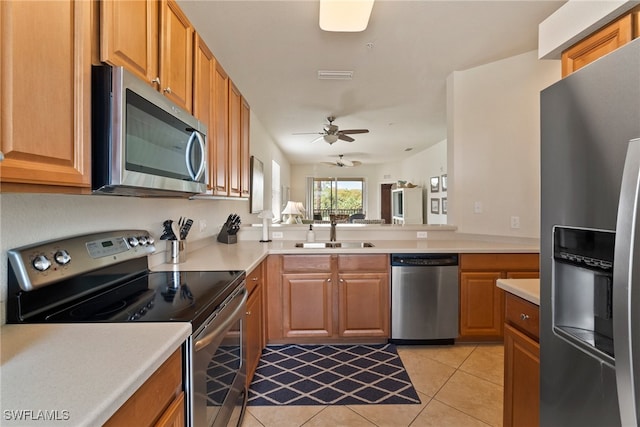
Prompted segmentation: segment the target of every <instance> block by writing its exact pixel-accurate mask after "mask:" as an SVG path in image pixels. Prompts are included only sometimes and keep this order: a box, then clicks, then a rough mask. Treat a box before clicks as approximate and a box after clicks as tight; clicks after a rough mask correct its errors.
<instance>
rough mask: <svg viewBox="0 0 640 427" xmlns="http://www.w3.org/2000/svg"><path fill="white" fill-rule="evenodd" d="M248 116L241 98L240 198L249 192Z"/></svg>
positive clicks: (244, 101)
mask: <svg viewBox="0 0 640 427" xmlns="http://www.w3.org/2000/svg"><path fill="white" fill-rule="evenodd" d="M250 115H251V109H250V108H249V104H248V103H247V101H246V100H245V99H244V98H242V106H241V110H240V125H241V126H240V141H241V148H240V197H249V191H250V190H251V189H250V186H251V182H250V176H251V174H250V171H249V169H250V164H249V159H250V158H251V153H250V139H249V131H250V128H251V126H250Z"/></svg>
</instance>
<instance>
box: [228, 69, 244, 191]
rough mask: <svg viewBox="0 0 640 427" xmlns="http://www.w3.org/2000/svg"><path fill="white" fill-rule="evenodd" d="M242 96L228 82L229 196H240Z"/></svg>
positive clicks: (230, 82) (231, 83) (234, 86)
mask: <svg viewBox="0 0 640 427" xmlns="http://www.w3.org/2000/svg"><path fill="white" fill-rule="evenodd" d="M241 108H242V95H241V94H240V91H239V90H238V88H237V87H236V85H234V84H233V82H232V81H229V196H236V197H237V196H240V170H241V169H240V168H241V165H240V156H241V149H242V142H241V138H240V127H241V124H242V122H241V120H240V115H241Z"/></svg>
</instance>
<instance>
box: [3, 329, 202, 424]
mask: <svg viewBox="0 0 640 427" xmlns="http://www.w3.org/2000/svg"><path fill="white" fill-rule="evenodd" d="M0 334H1V337H0V339H1V348H0V366H1V371H0V386H1V390H0V407H1V409H2V414H1V415H0V416H1V417H2V418H1V419H2V421H1V422H0V424H2V425H3V426H7V427H10V426H30V425H33V426H44V425H48V426H51V425H54V426H73V427H78V426H88V427H91V426H97V425H102V424H104V423H105V422H106V421H107V420H108V419H109V418H110V417H111V416H112V415H113V414H114V413H115V412H116V411H117V410H118V409H119V408H120V406H122V404H124V403H125V402H126V401H127V399H129V397H131V396H132V395H133V393H134V392H135V391H136V390H137V389H138V388H139V387H140V386H141V385H142V384H144V382H145V381H146V380H147V379H148V378H149V377H150V376H151V375H152V374H153V373H154V372H155V371H156V370H157V369H158V368H159V367H160V366H161V365H162V363H164V361H165V360H166V359H167V358H168V357H169V356H170V355H171V354H172V353H173V352H174V351H175V350H176V349H178V348H179V347H180V345H181V344H182V343H183V342H184V341H185V340H186V339H187V337H188V336H189V335H190V334H191V325H190V324H189V323H109V324H106V323H92V324H89V323H79V324H29V325H26V324H25V325H2V327H1V328H0Z"/></svg>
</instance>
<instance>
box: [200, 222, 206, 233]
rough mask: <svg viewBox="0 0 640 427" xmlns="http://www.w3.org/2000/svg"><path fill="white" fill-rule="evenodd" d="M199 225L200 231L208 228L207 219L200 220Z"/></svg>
mask: <svg viewBox="0 0 640 427" xmlns="http://www.w3.org/2000/svg"><path fill="white" fill-rule="evenodd" d="M198 227H199V228H200V232H201V233H202V232H203V231H204V230H206V229H207V221H206V220H204V219H201V220H200V221H198Z"/></svg>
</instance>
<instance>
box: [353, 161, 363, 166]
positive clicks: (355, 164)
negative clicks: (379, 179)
mask: <svg viewBox="0 0 640 427" xmlns="http://www.w3.org/2000/svg"><path fill="white" fill-rule="evenodd" d="M351 163H353V166H360V165H361V164H362V162H359V161H357V160H354V161H353V162H351Z"/></svg>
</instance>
